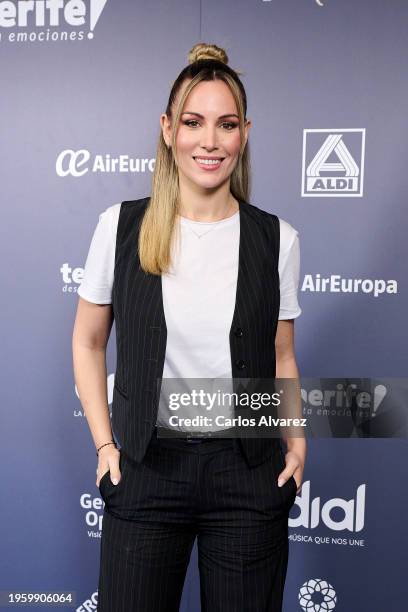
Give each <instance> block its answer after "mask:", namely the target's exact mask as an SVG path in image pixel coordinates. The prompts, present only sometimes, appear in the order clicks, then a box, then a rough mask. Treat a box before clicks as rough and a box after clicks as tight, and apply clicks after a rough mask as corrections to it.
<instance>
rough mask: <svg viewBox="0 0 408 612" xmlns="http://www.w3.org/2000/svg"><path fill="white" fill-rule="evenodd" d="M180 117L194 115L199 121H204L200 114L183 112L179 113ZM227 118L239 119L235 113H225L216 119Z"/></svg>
mask: <svg viewBox="0 0 408 612" xmlns="http://www.w3.org/2000/svg"><path fill="white" fill-rule="evenodd" d="M181 114H182V115H195V116H196V117H200V119H204V115H200V113H193V112H192V111H184V112H183V113H181ZM227 117H236V118H237V119H239V117H238V115H237V114H236V113H227V114H226V115H220V116H219V117H218V119H226V118H227Z"/></svg>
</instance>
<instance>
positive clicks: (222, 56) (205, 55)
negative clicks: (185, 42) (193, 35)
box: [188, 43, 228, 64]
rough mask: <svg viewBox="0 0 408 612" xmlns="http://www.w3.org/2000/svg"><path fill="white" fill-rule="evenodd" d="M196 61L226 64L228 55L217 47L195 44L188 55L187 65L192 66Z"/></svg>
mask: <svg viewBox="0 0 408 612" xmlns="http://www.w3.org/2000/svg"><path fill="white" fill-rule="evenodd" d="M198 60H218V61H219V62H222V63H223V64H228V55H227V54H226V52H225V51H224V49H222V48H221V47H217V45H207V44H206V43H197V44H196V45H194V47H193V48H192V49H190V52H189V54H188V63H189V64H193V63H194V62H197V61H198Z"/></svg>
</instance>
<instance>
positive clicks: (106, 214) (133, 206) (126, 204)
mask: <svg viewBox="0 0 408 612" xmlns="http://www.w3.org/2000/svg"><path fill="white" fill-rule="evenodd" d="M148 200H149V197H145V198H139V199H138V200H125V201H123V202H117V203H115V204H111V205H110V206H108V207H107V208H105V209H104V210H103V211H102V212H101V213H100V214H99V219H106V221H111V222H115V221H117V220H118V219H119V215H120V211H121V209H123V210H135V211H137V210H142V209H143V208H144V207H145V206H146V204H147V202H148Z"/></svg>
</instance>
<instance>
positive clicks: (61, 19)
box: [0, 0, 107, 43]
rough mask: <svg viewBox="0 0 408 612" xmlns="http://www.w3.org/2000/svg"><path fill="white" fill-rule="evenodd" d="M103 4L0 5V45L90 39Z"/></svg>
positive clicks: (79, 0) (39, 0)
mask: <svg viewBox="0 0 408 612" xmlns="http://www.w3.org/2000/svg"><path fill="white" fill-rule="evenodd" d="M106 2H107V0H87V1H86V2H85V0H24V1H23V2H22V1H21V0H20V1H18V2H16V1H14V2H11V1H10V0H7V1H2V0H1V1H0V42H2V41H3V40H5V41H7V42H10V43H25V42H29V43H32V42H58V41H68V42H72V41H77V40H83V39H84V38H88V39H90V40H91V39H92V38H93V37H94V29H95V27H96V24H97V23H98V21H99V17H100V16H101V13H102V11H103V9H104V8H105V4H106Z"/></svg>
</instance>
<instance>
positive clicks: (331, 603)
mask: <svg viewBox="0 0 408 612" xmlns="http://www.w3.org/2000/svg"><path fill="white" fill-rule="evenodd" d="M298 597H299V605H300V607H301V608H302V610H303V612H328V611H329V610H334V608H335V607H336V604H337V594H336V591H335V590H334V588H333V587H332V585H331V584H330V583H329V582H327V581H326V580H322V579H321V578H312V579H310V580H308V581H307V582H305V583H304V584H302V586H301V587H300V590H299V596H298Z"/></svg>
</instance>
